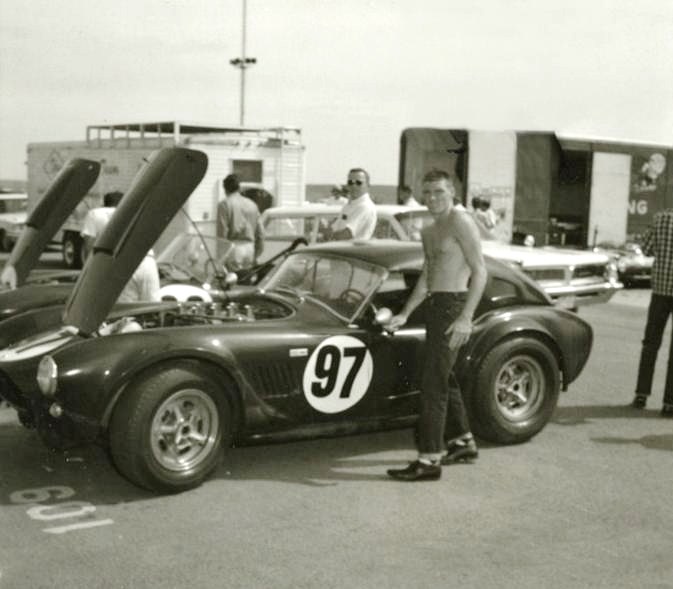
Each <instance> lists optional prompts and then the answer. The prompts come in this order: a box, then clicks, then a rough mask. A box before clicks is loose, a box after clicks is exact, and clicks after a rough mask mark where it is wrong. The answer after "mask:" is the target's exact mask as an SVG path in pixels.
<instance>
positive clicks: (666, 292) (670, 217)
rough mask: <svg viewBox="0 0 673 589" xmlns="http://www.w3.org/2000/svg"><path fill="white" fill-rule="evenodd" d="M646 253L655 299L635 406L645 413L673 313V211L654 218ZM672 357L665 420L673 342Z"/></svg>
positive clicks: (669, 412)
mask: <svg viewBox="0 0 673 589" xmlns="http://www.w3.org/2000/svg"><path fill="white" fill-rule="evenodd" d="M642 249H643V253H645V255H648V256H654V264H653V265H652V298H651V299H650V306H649V308H648V310H647V324H646V326H645V337H644V339H643V347H642V351H641V353H640V365H639V367H638V381H637V384H636V396H635V398H634V399H633V403H632V406H633V407H635V408H636V409H644V408H645V405H646V404H647V397H649V395H650V393H651V392H652V377H653V375H654V365H655V364H656V361H657V353H658V352H659V347H660V346H661V339H662V336H663V334H664V328H665V327H666V323H667V321H668V316H669V315H670V314H671V313H673V209H666V210H664V211H661V212H659V213H657V214H656V215H655V216H654V221H653V223H652V225H651V226H650V227H649V228H648V229H647V231H646V232H645V235H644V236H643V241H642ZM671 344H672V345H671V349H670V352H669V356H668V369H667V371H666V384H665V386H664V404H663V407H662V409H661V415H662V416H663V417H673V342H671Z"/></svg>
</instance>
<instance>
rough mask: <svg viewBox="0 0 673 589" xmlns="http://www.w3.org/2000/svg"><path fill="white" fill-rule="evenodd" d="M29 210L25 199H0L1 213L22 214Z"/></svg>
mask: <svg viewBox="0 0 673 589" xmlns="http://www.w3.org/2000/svg"><path fill="white" fill-rule="evenodd" d="M27 208H28V200H27V199H25V198H2V197H0V213H20V212H21V211H25V210H26V209H27Z"/></svg>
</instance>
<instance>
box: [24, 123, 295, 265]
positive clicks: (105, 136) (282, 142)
mask: <svg viewBox="0 0 673 589" xmlns="http://www.w3.org/2000/svg"><path fill="white" fill-rule="evenodd" d="M169 146H185V147H190V148H192V149H199V150H201V151H204V152H205V153H206V154H207V155H208V171H207V173H206V175H205V177H204V178H203V180H202V181H201V183H200V184H199V186H198V187H197V188H196V190H195V191H194V192H193V194H192V195H191V197H190V198H189V200H188V201H187V205H186V206H185V207H184V208H185V212H186V213H187V214H188V215H189V217H190V218H191V219H192V220H193V221H198V222H200V223H199V225H201V226H202V227H205V228H206V229H205V231H206V232H212V231H214V223H202V222H203V221H214V220H215V215H216V210H217V202H218V201H219V200H220V199H221V198H222V197H223V188H222V180H223V178H224V177H225V176H227V175H228V174H231V173H236V174H237V175H238V176H239V178H240V179H241V187H242V192H243V193H244V194H245V193H247V195H248V196H251V197H252V198H255V197H256V196H257V197H260V196H262V197H266V201H265V206H269V205H271V204H272V205H273V206H278V205H294V204H302V203H303V202H304V200H305V186H306V182H305V147H304V145H303V144H302V138H301V131H300V130H299V129H296V128H291V127H272V128H254V129H253V128H234V127H232V128H229V127H215V126H210V125H198V124H190V123H180V122H174V121H171V122H158V123H132V124H111V125H89V126H87V128H86V138H85V139H84V140H83V141H61V142H37V143H29V144H28V188H27V193H28V209H29V210H32V208H33V207H34V206H35V204H36V203H37V202H38V201H39V199H40V198H41V197H42V195H43V194H44V192H45V190H46V189H47V187H48V186H49V184H50V182H51V181H52V179H53V178H54V177H55V176H56V174H57V173H58V171H59V170H60V169H61V167H62V166H63V165H64V164H65V162H66V161H67V160H69V159H70V158H73V157H81V158H87V159H92V160H96V161H99V162H100V163H101V172H100V176H99V177H98V180H97V181H96V183H95V184H94V186H93V187H92V189H91V190H90V191H89V193H88V194H87V195H86V197H85V198H84V200H83V201H82V202H81V203H80V205H79V206H78V207H77V209H76V210H75V212H74V213H73V214H72V215H71V216H70V218H69V219H68V220H67V221H66V223H65V224H64V225H63V227H62V230H61V232H60V233H59V235H58V236H57V240H58V242H60V243H61V244H62V246H63V261H64V263H65V265H66V266H68V267H70V268H78V267H81V265H82V253H81V245H82V238H81V236H80V230H81V228H82V221H83V219H84V216H85V215H86V213H87V211H88V210H89V209H90V208H93V207H98V206H102V202H103V195H104V194H105V193H107V192H112V191H117V190H118V191H121V192H125V191H126V190H127V189H128V187H129V185H130V183H131V181H132V179H133V177H134V176H135V175H136V173H137V172H138V170H139V169H140V167H141V166H142V164H143V161H144V159H145V158H146V157H147V156H148V155H149V154H150V153H151V152H152V151H154V150H155V149H159V148H160V147H169ZM261 201H264V198H262V199H261ZM261 201H259V200H258V204H260V202H261ZM188 226H189V225H188V221H187V218H186V217H185V216H184V215H178V216H177V217H176V218H175V219H174V220H173V222H172V223H171V224H170V225H169V227H168V228H167V229H166V231H165V232H164V234H163V235H162V236H161V237H160V238H159V240H158V241H157V243H156V245H155V250H157V251H160V250H161V249H162V248H163V246H164V245H166V243H167V242H168V241H169V240H170V238H171V237H172V236H173V235H175V233H177V232H179V231H182V230H184V229H186V228H187V227H188Z"/></svg>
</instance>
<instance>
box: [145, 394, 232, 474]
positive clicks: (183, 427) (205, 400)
mask: <svg viewBox="0 0 673 589" xmlns="http://www.w3.org/2000/svg"><path fill="white" fill-rule="evenodd" d="M219 427H220V418H219V414H218V411H217V406H216V405H215V402H214V401H213V399H212V398H211V397H210V395H208V394H207V393H205V392H204V391H202V390H199V389H183V390H179V391H177V392H175V393H173V394H172V395H171V396H170V397H168V398H167V399H166V400H165V401H164V402H163V403H162V404H161V405H160V407H159V408H158V410H157V411H156V413H155V415H154V419H153V420H152V426H151V431H150V435H151V449H152V454H153V456H154V458H155V459H156V461H157V462H158V463H159V464H160V465H161V466H162V467H163V468H165V469H167V470H170V471H174V472H181V471H187V470H191V469H193V468H195V467H197V466H198V465H199V464H201V463H202V462H203V461H205V460H207V459H208V458H209V457H210V456H211V454H212V452H213V449H214V446H215V444H216V441H217V437H218V431H219Z"/></svg>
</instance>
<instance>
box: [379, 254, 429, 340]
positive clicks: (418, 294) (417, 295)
mask: <svg viewBox="0 0 673 589" xmlns="http://www.w3.org/2000/svg"><path fill="white" fill-rule="evenodd" d="M427 294H428V269H427V263H426V264H423V270H422V271H421V275H420V276H419V277H418V281H417V282H416V286H414V290H412V291H411V294H410V295H409V298H408V299H407V302H406V303H404V307H402V310H401V311H400V312H399V313H398V314H397V315H395V316H393V317H392V318H391V320H390V322H389V323H388V325H387V326H386V328H387V329H389V330H390V331H395V330H396V329H399V328H400V327H402V326H403V325H404V324H405V323H406V322H407V319H409V315H411V314H412V313H413V312H414V310H415V309H416V307H418V305H420V304H421V303H422V302H423V300H424V299H425V297H426V296H427Z"/></svg>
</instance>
